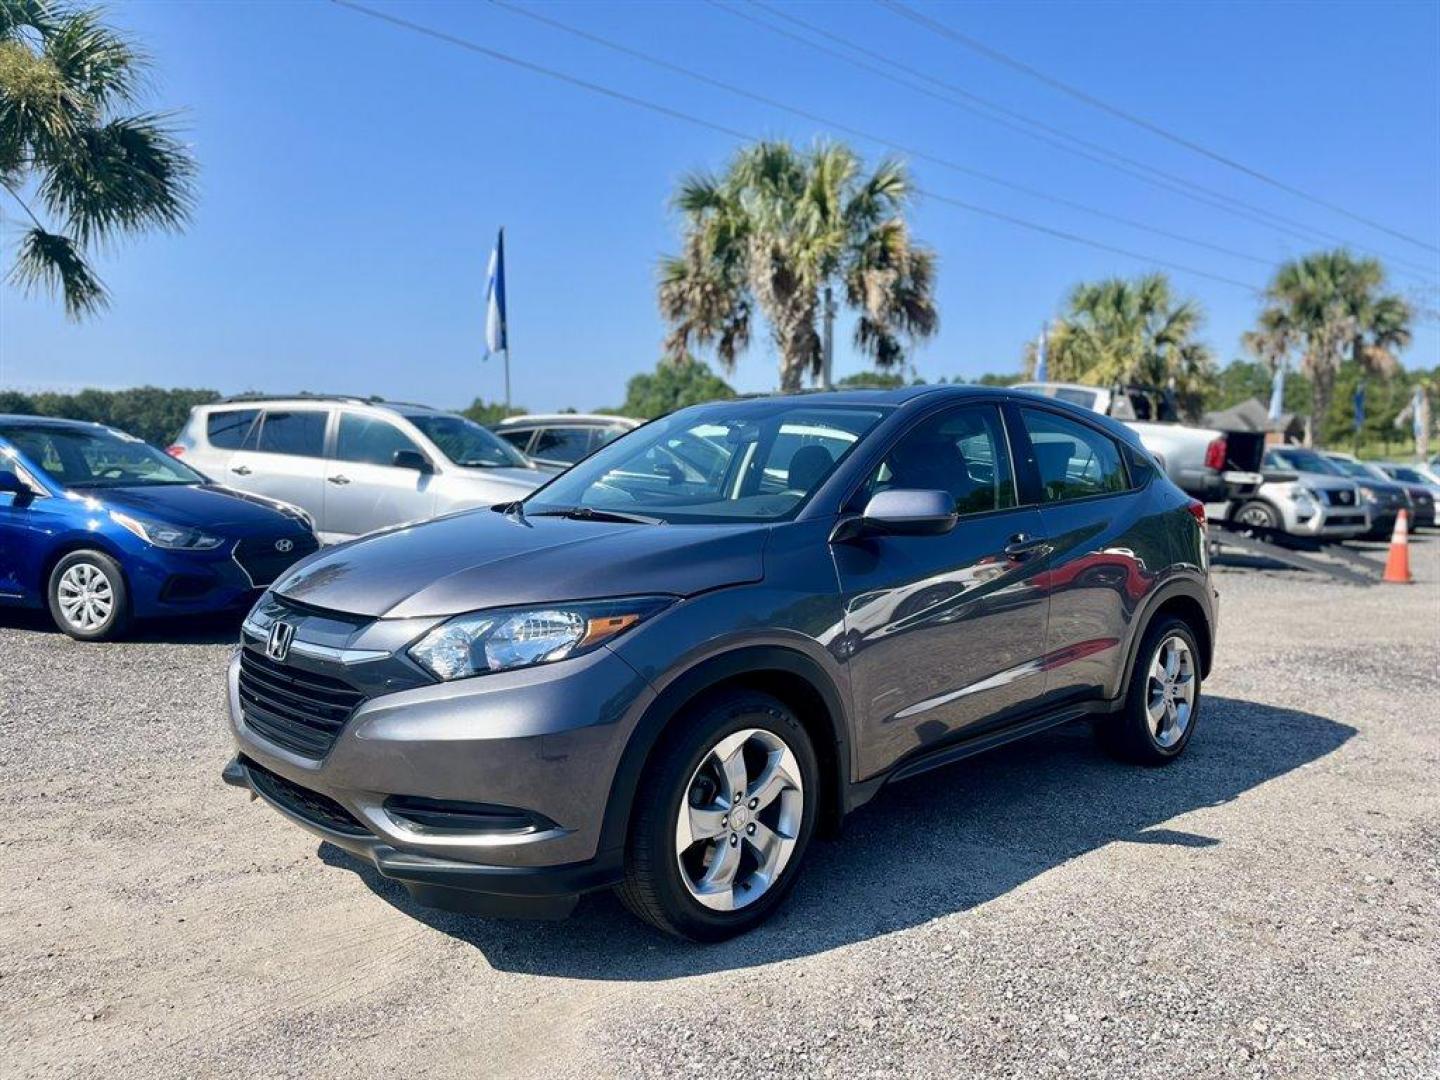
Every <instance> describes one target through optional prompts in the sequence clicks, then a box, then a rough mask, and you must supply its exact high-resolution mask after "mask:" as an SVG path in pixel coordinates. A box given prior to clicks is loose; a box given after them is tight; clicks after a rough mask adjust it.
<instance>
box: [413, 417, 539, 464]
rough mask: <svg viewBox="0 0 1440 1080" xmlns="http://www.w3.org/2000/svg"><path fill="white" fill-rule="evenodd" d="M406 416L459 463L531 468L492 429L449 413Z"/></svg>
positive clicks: (522, 456)
mask: <svg viewBox="0 0 1440 1080" xmlns="http://www.w3.org/2000/svg"><path fill="white" fill-rule="evenodd" d="M405 419H406V420H409V421H410V423H412V424H414V425H415V426H416V427H417V428H419V429H420V433H421V434H422V435H424V436H425V437H426V438H427V439H429V440H430V441H431V442H433V443H434V444H435V445H436V446H438V447H439V448H440V452H441V453H442V454H444V455H445V456H446V457H447V458H449V459H450V460H451V461H453V462H454V463H455V464H456V465H464V466H467V467H474V468H481V469H498V468H512V469H524V468H528V467H529V465H530V462H529V461H527V460H526V459H525V456H524V455H523V454H518V453H516V452H515V448H514V447H513V446H511V445H510V444H509V443H507V442H505V441H503V440H502V439H499V438H497V437H496V435H495V433H494V432H493V431H491V430H490V429H489V428H483V427H481V426H480V425H479V424H477V423H475V421H473V420H467V419H466V418H465V417H463V416H453V415H451V414H450V413H406V414H405Z"/></svg>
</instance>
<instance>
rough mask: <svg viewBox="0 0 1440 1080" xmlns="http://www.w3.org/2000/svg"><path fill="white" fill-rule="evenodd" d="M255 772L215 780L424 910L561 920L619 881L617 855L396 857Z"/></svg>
mask: <svg viewBox="0 0 1440 1080" xmlns="http://www.w3.org/2000/svg"><path fill="white" fill-rule="evenodd" d="M262 771H263V770H262V769H261V768H260V767H257V766H256V765H255V763H253V762H250V761H247V760H246V759H245V758H244V757H239V756H237V757H235V758H234V759H232V760H231V761H230V763H229V764H228V765H226V766H225V769H224V771H223V772H222V773H221V779H223V780H224V781H225V783H227V784H230V785H233V786H234V787H238V788H244V789H245V790H247V791H249V792H250V793H251V795H252V796H254V797H256V798H259V799H263V800H264V801H265V802H266V803H268V804H269V805H270V806H271V807H272V808H273V809H275V810H276V811H278V812H279V813H281V814H283V815H284V816H285V817H287V818H289V819H290V820H291V821H292V822H294V823H295V824H296V825H299V826H300V827H301V828H303V829H305V830H307V831H308V832H311V833H313V834H314V835H316V836H318V837H320V838H321V839H323V840H326V841H328V842H329V843H331V844H334V845H335V846H336V847H338V848H341V849H343V850H344V851H347V852H349V853H350V854H351V855H353V856H354V857H356V858H357V859H360V860H361V861H363V862H366V863H368V864H370V865H371V866H373V867H374V868H375V869H376V870H377V871H378V872H379V874H380V876H381V877H384V878H388V879H390V880H391V881H395V882H398V883H399V884H401V885H402V886H404V888H405V890H406V892H408V893H409V894H410V895H411V897H412V898H414V900H415V901H416V902H417V903H419V904H421V905H423V906H425V907H431V908H438V909H441V910H444V911H460V912H465V913H468V914H475V915H487V916H494V917H499V918H523V919H562V918H564V917H565V916H567V915H569V914H570V912H571V911H572V910H574V908H575V904H576V903H577V902H578V901H579V899H580V896H581V895H582V894H583V893H587V892H593V891H595V890H598V889H604V888H608V887H610V886H612V885H615V884H617V883H618V882H619V881H620V878H621V876H622V873H623V871H622V861H621V854H620V852H618V851H616V852H612V853H607V854H602V855H599V856H597V857H595V858H593V859H590V860H587V861H585V862H580V863H570V864H567V865H561V866H488V865H484V864H480V863H471V862H462V861H460V860H458V859H446V858H442V857H439V856H435V855H427V854H423V853H420V852H414V851H401V850H399V849H397V848H395V847H392V846H391V845H390V844H387V843H385V842H384V841H383V840H381V839H380V838H379V837H376V836H373V835H360V834H359V833H357V832H351V831H340V830H339V829H337V828H334V827H332V826H331V825H329V824H327V823H326V822H323V821H321V820H319V819H318V817H317V816H316V815H314V814H313V813H308V812H307V811H306V808H305V807H304V806H302V805H299V804H297V803H296V802H294V801H291V800H287V799H284V798H281V797H277V796H276V794H275V789H274V788H267V786H265V785H264V784H263V781H260V780H259V779H258V778H259V775H260V774H261V773H262Z"/></svg>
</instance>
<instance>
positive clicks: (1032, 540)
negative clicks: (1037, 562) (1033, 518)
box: [1005, 532, 1045, 560]
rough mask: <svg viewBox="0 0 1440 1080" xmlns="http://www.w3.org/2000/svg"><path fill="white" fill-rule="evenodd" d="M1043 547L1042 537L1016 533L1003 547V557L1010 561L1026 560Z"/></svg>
mask: <svg viewBox="0 0 1440 1080" xmlns="http://www.w3.org/2000/svg"><path fill="white" fill-rule="evenodd" d="M1044 545H1045V538H1044V537H1043V536H1031V535H1030V534H1029V533H1023V532H1022V533H1016V534H1015V535H1014V536H1012V537H1010V542H1009V543H1008V544H1006V545H1005V555H1006V557H1007V558H1011V559H1017V560H1019V559H1028V558H1029V557H1030V556H1031V555H1033V554H1035V552H1036V551H1038V550H1039V549H1040V548H1042V547H1044Z"/></svg>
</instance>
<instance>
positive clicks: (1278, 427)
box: [1204, 397, 1305, 446]
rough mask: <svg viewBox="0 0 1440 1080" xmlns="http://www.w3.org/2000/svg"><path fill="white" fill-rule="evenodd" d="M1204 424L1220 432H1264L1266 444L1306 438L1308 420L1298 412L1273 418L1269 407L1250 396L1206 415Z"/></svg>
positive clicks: (1299, 440)
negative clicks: (1276, 418) (1297, 413)
mask: <svg viewBox="0 0 1440 1080" xmlns="http://www.w3.org/2000/svg"><path fill="white" fill-rule="evenodd" d="M1204 424H1205V426H1206V427H1208V428H1219V429H1220V430H1221V431H1263V432H1264V433H1265V445H1267V446H1273V445H1276V444H1279V443H1298V442H1303V441H1304V439H1305V420H1304V418H1303V417H1300V416H1297V415H1296V414H1295V413H1288V412H1287V413H1281V414H1280V419H1278V420H1271V419H1270V409H1269V406H1267V405H1266V404H1265V402H1263V401H1261V400H1260V399H1259V398H1253V397H1252V398H1250V399H1249V400H1248V401H1242V402H1240V404H1239V405H1232V406H1231V407H1230V408H1228V409H1219V410H1217V411H1215V412H1207V413H1206V414H1205V419H1204Z"/></svg>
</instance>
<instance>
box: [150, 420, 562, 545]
mask: <svg viewBox="0 0 1440 1080" xmlns="http://www.w3.org/2000/svg"><path fill="white" fill-rule="evenodd" d="M170 453H171V454H172V455H174V456H175V457H178V458H181V459H182V460H184V461H186V462H188V463H189V464H191V465H193V466H194V467H195V468H197V469H199V470H200V471H201V472H203V473H206V474H208V475H210V476H215V477H223V478H224V482H225V483H226V484H227V485H229V486H231V487H236V488H240V489H241V490H244V491H251V492H254V493H256V494H259V495H269V496H273V497H274V498H277V499H283V500H284V501H285V502H288V503H292V504H294V505H295V506H299V507H301V508H303V509H304V510H305V511H306V512H307V513H309V514H310V515H311V516H312V517H313V518H314V519H315V524H316V528H317V530H318V531H319V533H320V536H321V538H322V539H324V540H325V541H327V542H333V541H337V540H345V539H349V538H350V537H354V536H360V535H362V534H364V533H368V532H373V531H374V530H376V529H383V528H385V527H387V526H390V525H398V524H400V523H402V522H407V521H421V520H424V519H425V518H431V517H437V516H439V515H441V514H448V513H450V512H452V511H455V510H465V509H469V508H471V507H475V506H489V505H491V504H494V503H506V502H513V501H514V500H516V499H518V498H520V497H521V496H523V495H526V494H528V493H529V492H530V491H531V490H533V489H534V488H536V487H538V486H539V485H540V484H541V483H542V482H543V481H544V480H546V479H548V477H547V476H546V475H545V474H544V473H542V472H541V471H540V470H538V469H536V468H534V467H533V466H532V465H531V463H530V462H529V461H528V460H527V459H526V458H525V455H523V454H521V453H520V452H519V451H517V450H516V449H515V448H514V447H512V446H511V445H510V444H509V443H507V442H505V441H504V440H503V439H499V438H497V437H496V436H495V435H494V434H493V433H491V432H490V431H489V430H488V429H486V428H483V427H481V426H480V425H479V424H476V423H474V422H473V421H470V420H467V419H465V417H463V416H457V415H455V414H454V413H446V412H439V411H438V410H435V409H430V408H426V407H425V406H423V405H407V404H401V403H397V402H376V401H366V400H363V399H361V398H320V397H298V398H284V399H279V398H264V399H261V398H254V399H250V398H241V399H231V400H229V401H224V402H220V403H217V404H214V405H201V406H199V407H197V408H195V409H192V410H191V411H190V419H189V422H188V423H186V425H185V429H184V430H183V431H182V432H181V433H180V435H179V437H178V438H176V440H175V443H174V445H173V446H171V447H170Z"/></svg>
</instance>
